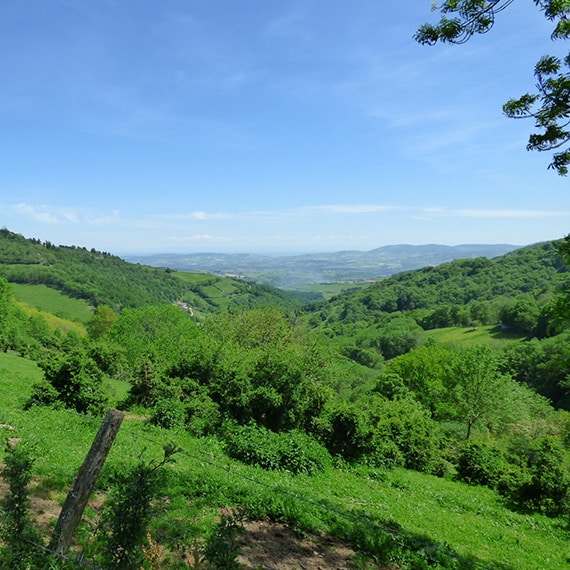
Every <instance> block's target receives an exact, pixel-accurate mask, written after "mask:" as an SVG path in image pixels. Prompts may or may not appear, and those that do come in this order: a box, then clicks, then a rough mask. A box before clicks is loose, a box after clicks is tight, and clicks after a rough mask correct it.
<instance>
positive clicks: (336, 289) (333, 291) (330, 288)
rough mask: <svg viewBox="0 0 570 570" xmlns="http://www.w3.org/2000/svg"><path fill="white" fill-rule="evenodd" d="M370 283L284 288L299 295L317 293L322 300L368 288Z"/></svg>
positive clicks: (325, 284) (323, 284) (318, 284)
mask: <svg viewBox="0 0 570 570" xmlns="http://www.w3.org/2000/svg"><path fill="white" fill-rule="evenodd" d="M369 286H370V283H362V282H355V283H307V284H300V285H292V286H287V287H285V289H286V290H288V291H295V292H299V293H319V294H321V295H322V296H323V299H330V298H331V297H334V296H335V295H339V294H340V293H343V292H345V291H353V290H356V289H363V288H364V287H369Z"/></svg>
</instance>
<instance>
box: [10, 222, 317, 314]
mask: <svg viewBox="0 0 570 570" xmlns="http://www.w3.org/2000/svg"><path fill="white" fill-rule="evenodd" d="M0 276H2V277H4V278H6V279H7V280H8V281H9V282H11V283H16V284H27V285H44V286H47V287H50V288H52V289H56V290H58V291H60V292H62V293H64V294H65V295H67V296H69V297H73V298H77V299H83V300H85V301H87V302H88V303H89V304H90V305H91V306H93V307H96V306H99V305H107V306H109V307H111V308H113V310H115V311H120V310H121V309H123V308H126V307H130V308H133V307H140V306H149V305H154V304H157V303H173V302H176V301H179V302H184V303H186V304H187V305H188V306H189V307H191V308H193V309H194V310H195V311H196V312H197V313H198V314H200V313H208V312H212V311H220V310H228V309H236V308H245V307H249V308H252V307H257V306H267V305H271V306H279V307H283V308H293V307H299V306H301V305H303V304H304V303H305V302H306V300H307V297H306V296H305V297H303V296H301V295H295V294H291V293H285V292H283V291H280V290H278V289H275V288H272V287H269V286H265V285H256V284H254V283H245V282H242V281H239V280H237V279H229V278H218V277H213V276H204V275H196V274H184V273H176V272H173V271H170V270H167V269H156V268H152V267H147V266H143V265H138V264H132V263H128V262H126V261H124V260H122V259H121V258H119V257H117V256H114V255H111V254H109V253H104V252H99V251H95V250H93V249H92V250H87V249H86V248H79V247H75V246H71V247H68V246H55V245H53V244H51V243H49V242H41V241H40V240H37V239H27V238H25V237H23V236H21V235H18V234H15V233H13V232H10V231H9V230H6V229H2V230H0ZM24 291H25V290H24V289H19V290H18V291H17V294H18V295H19V296H21V297H22V300H23V301H24V302H27V298H28V297H29V296H30V295H32V296H33V293H32V291H33V290H32V289H29V290H28V293H25V292H24ZM35 297H36V298H37V295H36V296H35ZM47 299H48V297H47V296H46V297H45V300H46V301H47ZM51 299H52V300H53V301H54V302H55V305H54V307H53V312H54V313H56V314H57V312H59V311H60V310H61V308H59V304H60V301H57V300H56V299H55V297H53V296H52V298H51ZM33 303H35V301H32V304H33ZM84 316H85V315H84ZM84 316H83V317H84ZM83 317H82V316H79V320H81V319H82V318H83Z"/></svg>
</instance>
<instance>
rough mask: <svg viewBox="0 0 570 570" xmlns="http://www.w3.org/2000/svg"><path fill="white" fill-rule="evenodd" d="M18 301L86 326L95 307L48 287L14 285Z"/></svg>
mask: <svg viewBox="0 0 570 570" xmlns="http://www.w3.org/2000/svg"><path fill="white" fill-rule="evenodd" d="M12 289H13V291H14V296H15V297H16V300H17V301H19V302H20V303H23V304H24V305H26V306H28V307H30V308H31V309H35V310H37V311H40V312H42V313H51V314H53V315H55V316H56V317H59V318H60V319H64V320H68V321H73V322H77V323H82V324H85V323H87V321H89V319H90V318H91V317H92V316H93V307H92V306H91V305H89V303H88V302H87V301H85V300H83V299H73V298H71V297H68V296H67V295H64V294H63V293H61V292H60V291H57V290H56V289H52V288H50V287H47V286H46V285H25V284H19V283H12Z"/></svg>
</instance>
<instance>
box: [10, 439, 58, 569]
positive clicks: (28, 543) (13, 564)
mask: <svg viewBox="0 0 570 570" xmlns="http://www.w3.org/2000/svg"><path fill="white" fill-rule="evenodd" d="M4 461H5V467H4V469H2V472H1V475H2V477H3V478H4V479H5V480H6V482H7V483H8V486H9V489H8V491H7V493H6V496H5V498H4V500H3V501H2V507H3V510H4V511H5V512H4V513H0V515H1V518H0V540H1V543H0V544H1V546H0V566H1V567H2V568H47V567H48V556H47V554H46V551H45V550H44V544H43V541H42V538H41V536H40V533H39V532H38V531H37V530H36V529H35V528H34V526H33V524H32V519H31V516H30V512H29V508H30V499H29V492H28V485H29V484H30V482H31V480H32V466H33V463H34V461H33V459H32V457H31V454H30V451H29V449H27V448H26V447H25V446H24V445H23V444H21V443H20V444H17V445H7V446H6V456H5V460H4Z"/></svg>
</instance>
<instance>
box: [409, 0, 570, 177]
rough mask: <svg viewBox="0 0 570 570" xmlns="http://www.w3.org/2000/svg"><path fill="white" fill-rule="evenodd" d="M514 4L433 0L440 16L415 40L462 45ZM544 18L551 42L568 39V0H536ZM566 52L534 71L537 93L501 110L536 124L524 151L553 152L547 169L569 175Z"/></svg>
mask: <svg viewBox="0 0 570 570" xmlns="http://www.w3.org/2000/svg"><path fill="white" fill-rule="evenodd" d="M513 1H514V0H445V1H443V2H441V3H438V2H433V3H432V10H433V11H438V12H440V14H441V19H440V21H439V23H437V24H429V23H428V24H423V25H422V26H420V27H419V28H418V31H417V32H416V34H415V36H414V38H415V39H416V41H418V42H419V43H420V44H424V45H434V44H436V43H437V42H444V43H445V42H447V43H452V44H462V43H465V42H466V41H468V40H469V39H470V38H471V37H472V36H474V35H475V34H484V33H486V32H488V31H489V30H490V29H491V28H492V27H493V24H494V23H495V17H496V15H497V14H498V13H500V12H502V11H503V10H505V8H507V7H508V6H509V5H510V4H512V3H513ZM534 3H535V4H536V6H537V7H538V8H539V10H541V11H542V12H544V16H545V17H546V18H547V19H548V20H550V21H551V22H553V23H554V30H553V32H552V35H551V37H552V39H553V40H557V39H568V37H569V36H570V20H569V16H570V2H569V1H568V0H534ZM569 70H570V54H569V55H567V56H566V57H564V58H563V59H560V58H558V57H555V56H551V55H546V56H543V57H542V58H540V60H539V61H538V63H537V64H536V66H535V68H534V75H535V78H536V91H535V92H534V93H525V94H524V95H522V96H521V97H519V98H518V99H510V100H509V101H507V102H506V103H505V104H504V105H503V112H504V113H505V114H506V115H507V116H508V117H511V118H514V119H519V118H530V119H533V120H534V123H535V127H536V128H537V132H535V133H532V134H531V135H530V137H529V140H528V144H527V149H528V150H539V151H554V154H553V158H552V162H551V163H550V165H549V168H553V169H555V170H556V171H557V172H558V174H561V175H566V174H568V165H569V164H570V147H569V146H568V143H570V120H569V118H570V73H569Z"/></svg>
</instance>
